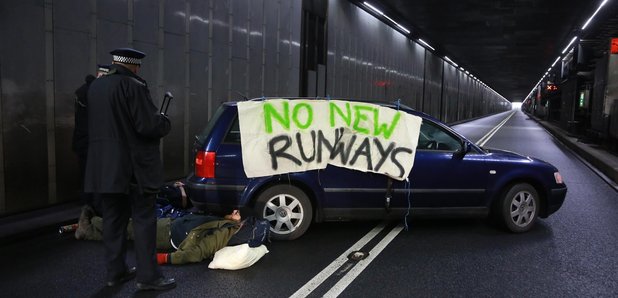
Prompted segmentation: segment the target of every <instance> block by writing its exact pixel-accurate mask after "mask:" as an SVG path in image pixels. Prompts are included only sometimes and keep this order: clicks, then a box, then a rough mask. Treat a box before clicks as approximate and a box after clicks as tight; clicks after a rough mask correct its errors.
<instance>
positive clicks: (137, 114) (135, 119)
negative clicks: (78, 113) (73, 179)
mask: <svg viewBox="0 0 618 298" xmlns="http://www.w3.org/2000/svg"><path fill="white" fill-rule="evenodd" d="M88 114H89V118H88V124H89V125H88V132H89V146H88V163H87V165H86V174H85V181H84V190H85V191H86V192H93V193H128V191H129V186H130V184H131V183H135V184H137V186H138V188H139V190H140V192H156V191H157V190H158V189H159V188H160V187H161V185H162V184H163V167H162V162H161V158H160V153H159V142H160V139H161V138H162V137H163V136H165V135H167V134H168V133H169V131H170V128H171V125H170V121H169V119H168V118H167V117H166V116H164V115H161V114H159V112H158V109H157V107H156V106H155V105H154V103H153V102H152V98H151V97H150V92H149V90H148V86H147V85H146V81H144V80H143V79H142V78H140V77H139V76H137V75H136V74H134V73H133V72H131V71H130V70H129V69H127V68H125V67H124V66H122V65H118V64H114V65H112V66H111V67H110V71H109V73H108V75H105V76H102V77H100V78H98V79H96V80H94V81H93V82H92V84H91V85H90V88H89V90H88Z"/></svg>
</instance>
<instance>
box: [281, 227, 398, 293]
mask: <svg viewBox="0 0 618 298" xmlns="http://www.w3.org/2000/svg"><path fill="white" fill-rule="evenodd" d="M385 227H386V224H385V223H384V222H382V223H380V224H379V225H377V226H376V227H375V228H373V229H372V230H371V231H369V233H367V234H366V235H365V236H363V238H361V239H360V240H358V241H357V242H356V243H354V245H352V246H351V247H350V248H348V250H346V251H345V252H344V253H342V254H341V255H340V256H339V257H338V258H337V259H335V260H334V261H333V262H332V263H330V264H329V265H328V266H326V268H324V269H322V271H320V273H318V274H317V275H316V276H314V277H313V278H312V279H311V280H310V281H308V282H307V283H306V284H305V285H304V286H302V287H301V288H300V289H298V290H297V291H296V292H295V293H294V294H292V296H290V297H293V298H301V297H307V295H309V294H311V292H313V290H315V289H316V288H317V287H319V286H320V285H321V284H322V283H323V282H324V281H325V280H326V279H327V278H328V277H330V276H331V275H332V274H333V273H335V271H337V269H339V268H340V267H341V266H342V265H343V264H345V263H346V262H347V261H348V255H349V254H350V253H351V252H353V251H356V250H359V249H361V248H362V247H363V246H365V244H367V243H368V242H369V241H371V239H373V238H374V237H375V236H376V235H378V234H379V233H380V232H381V231H382V230H384V228H385Z"/></svg>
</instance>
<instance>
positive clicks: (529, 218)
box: [499, 183, 540, 233]
mask: <svg viewBox="0 0 618 298" xmlns="http://www.w3.org/2000/svg"><path fill="white" fill-rule="evenodd" d="M499 207H500V210H499V214H500V217H501V219H502V222H503V223H504V225H505V226H506V228H507V229H508V230H510V231H511V232H514V233H522V232H526V231H528V230H530V229H531V228H532V226H533V225H534V223H535V222H536V219H537V217H538V214H539V208H540V199H539V195H538V193H537V191H536V189H535V188H534V187H533V186H532V185H530V184H527V183H519V184H515V185H513V186H512V187H511V188H510V189H509V190H508V191H507V192H505V193H504V196H503V197H502V201H501V204H499Z"/></svg>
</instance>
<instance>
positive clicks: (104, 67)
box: [97, 64, 109, 78]
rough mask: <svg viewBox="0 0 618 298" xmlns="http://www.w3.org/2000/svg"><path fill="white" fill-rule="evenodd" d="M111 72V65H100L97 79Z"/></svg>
mask: <svg viewBox="0 0 618 298" xmlns="http://www.w3.org/2000/svg"><path fill="white" fill-rule="evenodd" d="M108 72H109V65H107V64H98V65H97V78H100V77H102V76H104V75H106V74H107V73H108Z"/></svg>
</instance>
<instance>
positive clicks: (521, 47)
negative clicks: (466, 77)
mask: <svg viewBox="0 0 618 298" xmlns="http://www.w3.org/2000/svg"><path fill="white" fill-rule="evenodd" d="M368 2H369V1H368ZM615 2H618V1H615V0H612V1H609V2H608V3H607V4H606V5H605V6H604V8H603V9H602V10H601V11H600V12H599V14H598V15H597V16H596V17H595V19H594V21H593V22H592V23H591V24H590V25H589V26H588V27H587V28H586V31H584V32H583V33H582V34H584V35H585V38H589V39H599V40H598V42H599V43H602V44H603V45H606V44H609V40H608V39H607V38H609V37H611V36H610V35H611V34H615V33H616V28H618V26H617V25H616V12H617V10H616V6H618V5H616V3H615ZM369 3H370V4H372V5H373V6H375V7H377V8H379V9H381V10H382V11H383V12H384V13H385V14H386V15H388V16H390V17H391V18H393V19H394V20H395V21H397V22H399V23H401V24H402V25H404V26H407V27H408V29H410V30H411V31H412V33H411V36H412V37H414V38H422V39H423V40H425V41H427V42H428V43H429V44H430V45H431V46H432V47H434V48H436V52H437V53H438V54H439V55H446V56H448V57H449V58H451V59H452V60H453V61H455V63H457V64H459V65H460V66H462V67H464V68H465V69H467V70H469V71H470V72H471V73H472V74H474V75H475V76H476V77H477V78H479V79H480V80H482V81H483V82H485V83H486V84H488V85H489V86H490V87H492V88H493V89H494V90H496V91H497V92H499V93H500V94H502V95H503V96H504V97H506V98H507V99H508V100H511V101H521V100H522V99H524V98H525V97H526V96H527V95H528V93H529V92H530V90H531V89H532V87H534V85H535V84H536V83H537V81H538V80H539V79H540V78H541V76H542V75H543V74H544V73H545V71H546V70H547V68H548V67H549V66H550V65H551V64H552V62H553V61H554V60H555V59H556V57H558V55H559V54H560V52H561V51H562V50H563V48H564V47H565V46H566V45H567V44H568V43H569V41H570V39H571V38H572V37H573V36H574V35H575V34H577V33H578V31H579V29H580V28H581V26H582V25H583V24H584V23H585V22H586V20H587V19H588V18H589V17H590V16H591V15H592V13H593V12H594V11H595V10H596V9H597V7H598V6H599V4H600V3H601V0H497V1H496V0H379V1H378V0H376V1H374V2H369ZM358 4H359V5H362V1H361V2H358ZM603 26H605V27H603ZM593 33H594V34H593ZM604 35H608V36H604ZM601 37H602V40H600V38H601ZM613 37H618V36H613ZM599 48H606V47H604V46H601V47H599Z"/></svg>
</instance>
